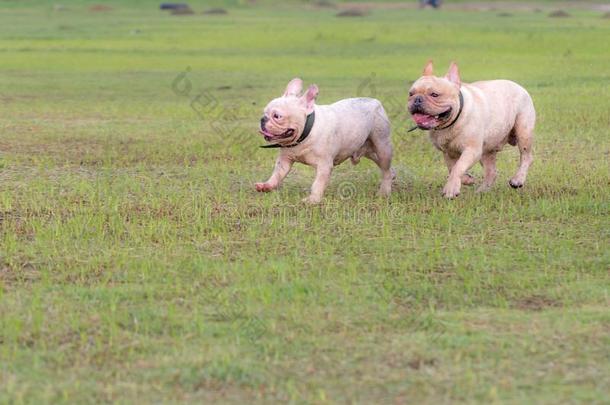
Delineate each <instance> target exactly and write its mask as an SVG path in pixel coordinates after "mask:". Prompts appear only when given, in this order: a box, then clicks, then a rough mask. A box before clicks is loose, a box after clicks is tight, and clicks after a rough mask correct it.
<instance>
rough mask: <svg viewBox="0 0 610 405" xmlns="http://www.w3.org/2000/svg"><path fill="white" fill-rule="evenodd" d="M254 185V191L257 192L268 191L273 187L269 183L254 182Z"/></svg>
mask: <svg viewBox="0 0 610 405" xmlns="http://www.w3.org/2000/svg"><path fill="white" fill-rule="evenodd" d="M254 187H256V191H258V192H259V193H268V192H269V191H272V190H273V189H275V187H273V186H272V185H271V184H269V183H256V184H255V185H254Z"/></svg>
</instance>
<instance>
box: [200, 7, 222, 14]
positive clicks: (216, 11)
mask: <svg viewBox="0 0 610 405" xmlns="http://www.w3.org/2000/svg"><path fill="white" fill-rule="evenodd" d="M203 14H208V15H224V14H228V12H227V10H225V9H224V8H210V9H208V10H205V11H204V12H203Z"/></svg>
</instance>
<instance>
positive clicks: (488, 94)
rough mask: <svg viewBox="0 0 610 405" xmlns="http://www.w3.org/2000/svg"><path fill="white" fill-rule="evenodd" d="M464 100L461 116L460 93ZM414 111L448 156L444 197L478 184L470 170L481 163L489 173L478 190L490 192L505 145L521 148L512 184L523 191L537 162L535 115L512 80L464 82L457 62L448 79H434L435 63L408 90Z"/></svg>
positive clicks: (524, 91) (415, 117)
mask: <svg viewBox="0 0 610 405" xmlns="http://www.w3.org/2000/svg"><path fill="white" fill-rule="evenodd" d="M460 90H461V91H462V94H463V97H464V107H463V111H462V113H461V115H460V116H459V118H458V119H457V121H455V123H454V124H453V125H451V126H450V127H448V128H445V129H443V127H446V126H448V125H450V124H451V123H452V122H453V120H454V119H455V118H456V117H457V114H458V111H459V105H460V101H459V92H460ZM409 111H410V112H411V115H412V116H413V119H414V121H415V123H416V124H417V125H418V126H419V127H420V128H421V129H427V130H429V131H430V139H431V140H432V143H433V144H434V146H435V147H436V148H437V149H439V150H440V151H441V152H443V156H444V158H445V163H446V164H447V168H448V169H449V179H448V180H447V184H446V185H445V187H444V188H443V195H444V196H445V197H447V198H454V197H457V196H458V195H459V194H460V188H461V185H462V184H473V183H474V179H473V178H472V177H471V176H470V175H469V174H467V173H466V172H467V171H468V169H470V168H471V167H472V166H473V165H474V164H475V163H476V162H477V161H480V162H481V165H482V166H483V170H484V178H483V183H482V184H481V185H480V186H479V188H478V189H477V191H486V190H488V189H489V188H490V187H491V186H492V185H493V183H494V181H495V179H496V153H498V152H499V151H500V150H501V149H502V147H503V146H504V145H506V143H510V144H511V145H517V146H518V147H519V151H520V153H521V163H520V165H519V169H518V171H517V173H516V174H515V175H514V176H513V177H512V179H511V180H510V182H509V183H510V185H511V187H513V188H518V187H522V186H523V184H524V183H525V178H526V176H527V171H528V168H529V166H530V165H531V163H532V141H533V131H534V125H535V122H536V111H535V110H534V104H533V102H532V99H531V97H530V95H529V94H528V92H527V91H526V90H525V89H524V88H523V87H521V86H519V85H518V84H516V83H514V82H511V81H508V80H490V81H481V82H475V83H471V84H467V83H462V82H461V79H460V75H459V71H458V67H457V65H456V64H455V63H452V64H451V67H450V68H449V72H448V73H447V75H446V76H445V77H436V76H433V66H432V62H431V61H430V62H428V64H427V65H426V67H425V68H424V73H423V76H422V77H421V78H419V79H418V80H417V81H416V82H415V83H414V84H413V86H412V87H411V90H410V92H409Z"/></svg>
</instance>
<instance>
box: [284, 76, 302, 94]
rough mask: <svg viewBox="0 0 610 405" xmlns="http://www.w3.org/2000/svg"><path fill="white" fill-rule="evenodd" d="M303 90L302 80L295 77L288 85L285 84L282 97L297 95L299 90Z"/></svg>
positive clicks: (299, 92)
mask: <svg viewBox="0 0 610 405" xmlns="http://www.w3.org/2000/svg"><path fill="white" fill-rule="evenodd" d="M302 90H303V80H301V79H299V78H298V77H295V78H294V79H292V80H291V81H290V82H288V86H286V91H284V97H286V96H297V97H298V96H299V94H301V91H302Z"/></svg>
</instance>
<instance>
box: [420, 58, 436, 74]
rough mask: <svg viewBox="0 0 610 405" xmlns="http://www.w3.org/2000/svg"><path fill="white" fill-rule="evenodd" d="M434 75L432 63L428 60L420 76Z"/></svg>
mask: <svg viewBox="0 0 610 405" xmlns="http://www.w3.org/2000/svg"><path fill="white" fill-rule="evenodd" d="M433 74H434V65H433V63H432V59H430V60H429V61H428V63H426V66H425V67H424V73H423V74H422V76H432V75H433Z"/></svg>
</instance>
